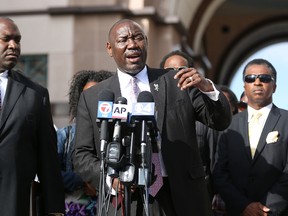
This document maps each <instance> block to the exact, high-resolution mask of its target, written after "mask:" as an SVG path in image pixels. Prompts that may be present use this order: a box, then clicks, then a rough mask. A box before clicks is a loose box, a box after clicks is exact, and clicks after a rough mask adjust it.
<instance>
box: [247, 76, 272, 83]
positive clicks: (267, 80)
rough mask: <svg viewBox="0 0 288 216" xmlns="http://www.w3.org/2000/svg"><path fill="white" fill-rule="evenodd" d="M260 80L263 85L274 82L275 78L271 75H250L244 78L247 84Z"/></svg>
mask: <svg viewBox="0 0 288 216" xmlns="http://www.w3.org/2000/svg"><path fill="white" fill-rule="evenodd" d="M257 78H259V80H260V82H263V83H270V82H271V81H274V78H273V77H272V76H271V75H269V74H258V75H255V74H250V75H246V76H245V77H244V81H245V82H247V83H253V82H255V80H256V79H257Z"/></svg>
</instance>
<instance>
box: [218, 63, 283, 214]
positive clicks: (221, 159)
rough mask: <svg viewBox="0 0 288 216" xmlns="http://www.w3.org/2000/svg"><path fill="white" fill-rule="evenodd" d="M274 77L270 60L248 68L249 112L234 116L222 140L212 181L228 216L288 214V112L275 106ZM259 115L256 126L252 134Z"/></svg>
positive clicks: (245, 74)
mask: <svg viewBox="0 0 288 216" xmlns="http://www.w3.org/2000/svg"><path fill="white" fill-rule="evenodd" d="M276 75H277V74H276V70H275V68H274V67H273V66H272V64H271V63H270V62H268V61H267V60H264V59H254V60H252V61H250V62H249V63H248V64H247V65H246V67H245V68H244V71H243V80H244V89H245V93H246V95H247V98H248V109H247V110H245V111H243V112H241V113H239V114H237V115H235V116H233V119H232V123H231V125H230V126H229V128H228V129H227V130H226V131H225V132H223V134H222V135H221V137H220V141H219V144H218V147H219V149H218V150H217V157H216V164H215V167H214V171H213V177H214V182H215V185H216V189H217V190H218V191H219V193H220V195H221V197H222V198H223V200H224V201H225V203H226V207H227V212H228V215H233V216H234V215H235V216H237V215H243V216H249V215H252V216H253V215H287V213H288V212H287V206H288V153H287V152H288V133H287V129H288V112H287V111H286V110H283V109H279V108H278V107H276V106H275V105H274V104H273V103H272V95H273V93H274V92H275V90H276ZM254 113H255V114H254ZM256 113H260V115H259V116H260V117H259V118H258V120H257V128H254V129H253V130H252V129H251V130H249V128H250V127H252V124H253V116H254V115H256ZM257 132H258V136H259V138H257V139H256V141H255V142H252V141H253V140H255V135H256V134H257ZM285 210H286V212H285ZM284 212H285V213H284Z"/></svg>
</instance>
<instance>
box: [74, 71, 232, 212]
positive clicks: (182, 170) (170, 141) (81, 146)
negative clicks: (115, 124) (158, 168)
mask: <svg viewBox="0 0 288 216" xmlns="http://www.w3.org/2000/svg"><path fill="white" fill-rule="evenodd" d="M174 75H175V72H173V71H171V72H167V70H162V69H151V68H148V78H149V83H150V89H151V93H152V95H153V97H154V100H155V106H156V109H157V126H158V129H159V131H160V133H161V137H162V147H161V151H162V156H163V160H164V164H165V167H166V169H167V172H168V176H169V177H168V178H169V182H170V188H171V193H172V199H173V203H174V207H175V209H176V212H177V215H187V213H191V214H192V213H193V212H194V213H197V215H201V216H205V215H210V214H211V210H210V209H211V207H210V202H209V198H208V194H207V188H206V186H205V182H204V176H205V174H204V171H203V166H202V162H201V159H200V154H199V150H198V146H197V141H196V133H195V120H196V119H198V120H200V121H202V122H204V123H206V124H208V125H209V126H211V127H214V128H216V129H218V130H223V129H225V128H226V127H227V126H228V125H229V123H230V120H231V115H230V110H229V105H228V103H227V101H226V98H225V96H224V95H223V94H220V98H219V100H218V101H216V102H215V101H213V100H211V99H209V98H208V97H207V96H206V95H204V94H202V93H201V92H200V91H199V90H197V89H195V88H194V89H192V90H189V91H181V90H180V89H179V88H178V87H177V82H178V80H174V78H173V77H174ZM105 88H108V89H111V90H112V91H113V92H114V94H115V98H117V97H119V96H121V91H120V84H119V80H118V76H117V75H115V76H113V77H111V78H109V79H107V80H104V81H102V82H101V83H99V84H97V85H96V86H94V87H92V88H91V89H88V90H86V91H84V92H83V94H82V96H81V97H80V100H79V106H78V113H77V124H76V143H75V149H74V155H73V156H74V158H73V163H74V166H75V170H76V171H77V172H78V173H79V174H80V175H81V176H82V178H83V179H84V181H88V182H92V183H93V184H94V185H95V186H98V184H99V157H100V155H99V152H100V146H99V127H98V125H97V124H96V118H97V103H98V100H97V98H98V94H99V91H100V90H101V89H105Z"/></svg>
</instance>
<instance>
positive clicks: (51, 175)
mask: <svg viewBox="0 0 288 216" xmlns="http://www.w3.org/2000/svg"><path fill="white" fill-rule="evenodd" d="M42 100H43V101H42V110H41V112H40V113H41V117H40V118H41V120H40V123H39V128H38V139H39V140H38V146H39V147H38V154H37V157H38V170H37V175H38V177H39V179H40V185H41V191H42V195H43V201H44V211H45V213H57V212H58V213H64V187H63V182H62V177H61V173H60V164H59V160H58V156H57V138H56V132H55V129H54V125H53V121H52V115H51V111H50V101H49V95H48V91H47V89H46V90H45V93H44V96H43V98H42Z"/></svg>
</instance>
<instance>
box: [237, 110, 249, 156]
mask: <svg viewBox="0 0 288 216" xmlns="http://www.w3.org/2000/svg"><path fill="white" fill-rule="evenodd" d="M243 113H244V115H242V117H241V118H240V119H239V125H243V127H240V128H239V129H240V130H243V137H244V142H245V143H244V147H245V152H246V153H247V157H248V158H249V159H250V160H252V155H251V149H250V142H249V134H248V112H247V110H246V111H243Z"/></svg>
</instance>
